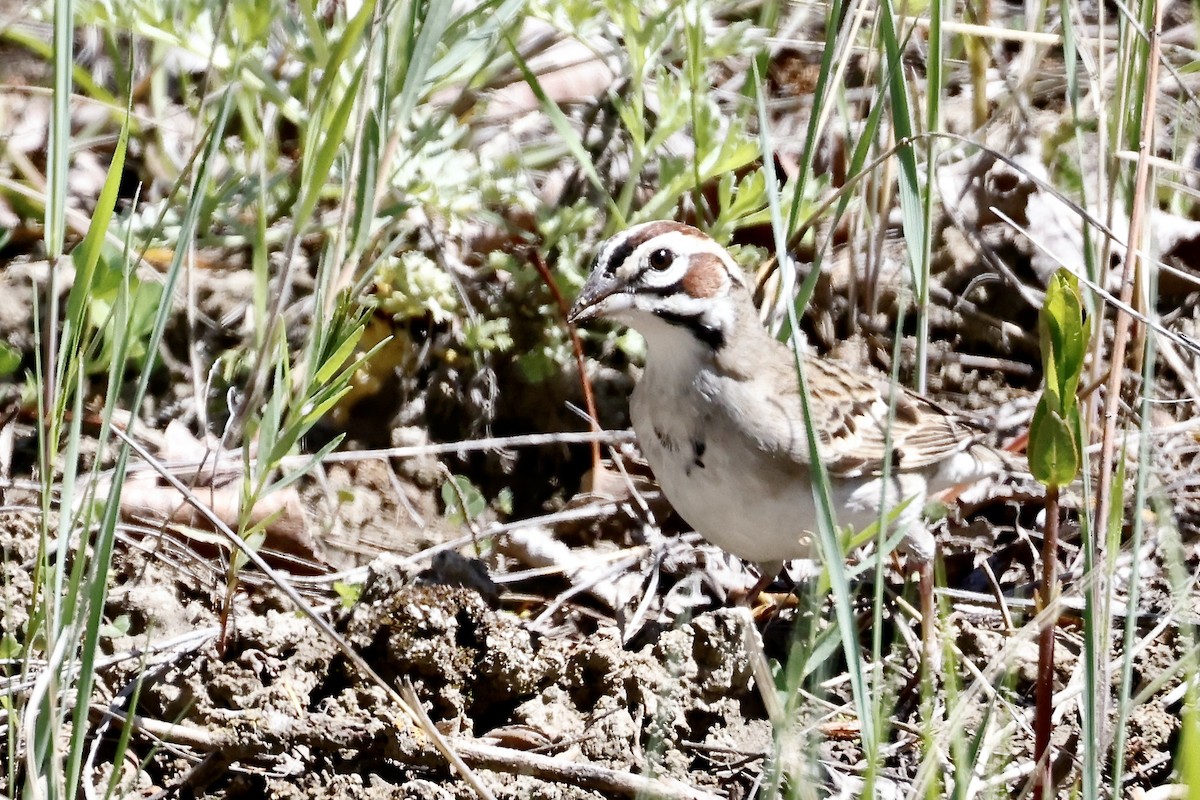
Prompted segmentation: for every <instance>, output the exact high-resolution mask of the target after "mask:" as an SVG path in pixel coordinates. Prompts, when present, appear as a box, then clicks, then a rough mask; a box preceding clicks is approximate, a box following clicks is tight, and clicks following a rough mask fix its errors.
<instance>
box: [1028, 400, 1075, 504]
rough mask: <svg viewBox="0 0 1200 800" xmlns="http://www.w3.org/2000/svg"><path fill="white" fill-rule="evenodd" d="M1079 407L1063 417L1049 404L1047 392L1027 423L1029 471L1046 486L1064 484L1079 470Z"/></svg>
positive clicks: (1073, 408)
mask: <svg viewBox="0 0 1200 800" xmlns="http://www.w3.org/2000/svg"><path fill="white" fill-rule="evenodd" d="M1078 426H1079V409H1078V408H1075V407H1072V408H1071V409H1070V410H1069V411H1068V412H1067V414H1066V416H1065V417H1064V416H1063V415H1062V414H1060V413H1059V412H1058V411H1056V410H1054V409H1052V408H1051V407H1050V403H1049V402H1048V400H1047V397H1046V395H1043V396H1042V398H1041V399H1040V400H1038V404H1037V408H1036V409H1035V410H1034V412H1033V421H1032V422H1031V423H1030V424H1029V471H1030V472H1031V473H1033V477H1034V478H1035V479H1036V480H1037V481H1038V482H1039V483H1043V484H1045V485H1047V486H1065V485H1067V484H1068V483H1070V482H1071V481H1073V480H1075V476H1076V475H1077V474H1079V460H1080V459H1079V448H1078V446H1077V444H1076V439H1075V431H1076V430H1077V429H1078Z"/></svg>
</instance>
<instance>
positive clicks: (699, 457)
mask: <svg viewBox="0 0 1200 800" xmlns="http://www.w3.org/2000/svg"><path fill="white" fill-rule="evenodd" d="M705 447H706V445H705V444H704V440H702V439H694V440H692V463H693V464H695V465H696V466H697V467H699V468H700V469H704V450H705Z"/></svg>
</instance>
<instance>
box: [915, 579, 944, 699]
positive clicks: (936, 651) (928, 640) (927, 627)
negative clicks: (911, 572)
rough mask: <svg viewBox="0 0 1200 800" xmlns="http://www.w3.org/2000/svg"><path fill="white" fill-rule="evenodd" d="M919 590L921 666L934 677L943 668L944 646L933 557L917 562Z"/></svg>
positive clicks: (927, 673)
mask: <svg viewBox="0 0 1200 800" xmlns="http://www.w3.org/2000/svg"><path fill="white" fill-rule="evenodd" d="M916 572H917V581H918V586H917V589H918V592H919V594H920V597H921V667H922V669H924V670H925V672H926V675H928V676H929V677H930V678H933V677H934V676H935V675H937V673H938V672H939V671H941V668H942V647H941V641H940V637H939V636H938V627H937V624H938V615H937V601H936V599H935V598H934V596H933V590H934V585H935V582H934V564H933V559H932V558H931V559H929V560H928V561H919V562H917V567H916Z"/></svg>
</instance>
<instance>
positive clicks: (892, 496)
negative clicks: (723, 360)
mask: <svg viewBox="0 0 1200 800" xmlns="http://www.w3.org/2000/svg"><path fill="white" fill-rule="evenodd" d="M672 372H674V371H673V370H672V371H665V372H664V371H661V370H659V371H655V370H653V369H650V368H647V371H646V373H645V374H644V375H643V377H642V380H641V381H640V382H639V383H638V386H637V388H636V389H635V390H634V393H633V396H632V398H631V400H630V415H631V417H632V420H633V427H634V430H635V431H636V432H637V435H638V441H639V443H640V444H641V447H642V451H643V452H644V453H645V456H646V460H647V461H648V462H649V464H650V467H651V468H652V469H653V470H654V474H655V476H656V478H657V479H658V482H659V485H660V486H662V489H663V493H664V494H665V495H666V497H667V499H668V500H669V501H670V502H671V505H672V506H673V507H674V508H675V510H676V511H678V512H679V514H680V516H682V517H683V519H684V520H685V521H686V522H687V523H688V524H689V525H691V526H692V527H693V528H694V529H695V530H696V531H697V532H698V533H699V534H700V535H701V536H703V537H704V538H705V539H707V540H708V541H709V542H712V543H713V544H715V545H717V546H718V547H720V548H722V549H723V550H726V551H728V552H730V553H732V554H734V555H736V556H738V557H740V558H744V559H747V560H751V561H756V562H772V561H786V560H791V559H795V558H812V557H815V556H816V553H815V545H814V542H815V539H814V532H815V531H816V529H817V506H816V501H815V499H814V496H813V490H812V482H811V481H810V480H809V479H808V476H807V473H806V472H804V471H802V470H799V469H798V468H797V467H796V466H795V465H794V464H790V463H789V464H787V465H786V466H785V465H782V464H781V463H780V462H779V461H778V458H779V456H778V455H772V454H770V453H767V452H765V451H764V450H763V449H762V448H761V447H760V446H759V444H758V443H757V442H754V441H752V440H750V439H749V438H748V437H747V436H746V435H745V433H743V432H739V431H738V430H737V426H736V424H735V423H733V422H731V421H730V415H729V414H728V413H726V411H725V410H724V409H723V408H722V406H721V396H716V397H714V396H712V395H720V393H719V392H713V391H711V387H710V385H709V381H711V375H709V376H707V378H708V379H709V381H706V380H703V379H701V380H699V381H697V380H696V379H695V378H693V379H692V380H691V381H690V382H688V383H686V384H683V386H681V385H680V384H679V383H674V381H672V380H671V379H672V378H677V377H681V373H680V372H676V373H675V374H671V373H672ZM673 383H674V385H672V384H673ZM684 387H686V388H684ZM699 387H704V388H703V389H701V388H699ZM914 477H915V476H914ZM905 483H906V485H905V486H904V487H903V489H901V487H900V486H898V485H896V484H895V482H893V490H892V491H891V492H889V497H888V503H889V505H891V506H894V505H895V504H897V503H898V502H899V501H900V500H902V499H905V498H906V497H908V496H911V495H916V496H914V497H913V501H912V502H910V503H909V505H908V506H906V507H905V508H904V510H903V512H902V518H903V523H902V524H904V525H908V524H909V523H910V522H912V521H913V520H915V519H916V518H917V516H918V515H919V513H920V510H921V508H922V506H923V504H924V491H923V489H924V481H923V480H920V479H918V480H916V481H915V482H912V483H909V482H907V481H906V482H905ZM881 487H882V484H881V482H880V481H879V480H878V479H863V480H854V481H835V482H834V483H833V484H832V486H831V487H830V492H831V498H830V499H831V502H832V504H833V511H834V516H835V518H836V521H837V524H838V525H840V526H846V525H850V526H852V527H854V528H856V529H860V528H863V527H866V526H867V525H869V524H870V523H871V522H873V521H874V520H876V519H877V518H878V516H879V506H880V501H881V499H882V498H881Z"/></svg>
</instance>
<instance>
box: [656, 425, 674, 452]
mask: <svg viewBox="0 0 1200 800" xmlns="http://www.w3.org/2000/svg"><path fill="white" fill-rule="evenodd" d="M654 438H655V439H657V440H658V443H659V445H661V446H662V448H663V449H664V450H669V451H670V452H672V453H674V452H675V451H676V450H678V449H679V448H678V446H676V444H675V440H674V439H672V438H671V437H670V436H668V435H667V434H665V433H663V432H662V431H661V430H659V429H658V428H655V429H654Z"/></svg>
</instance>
